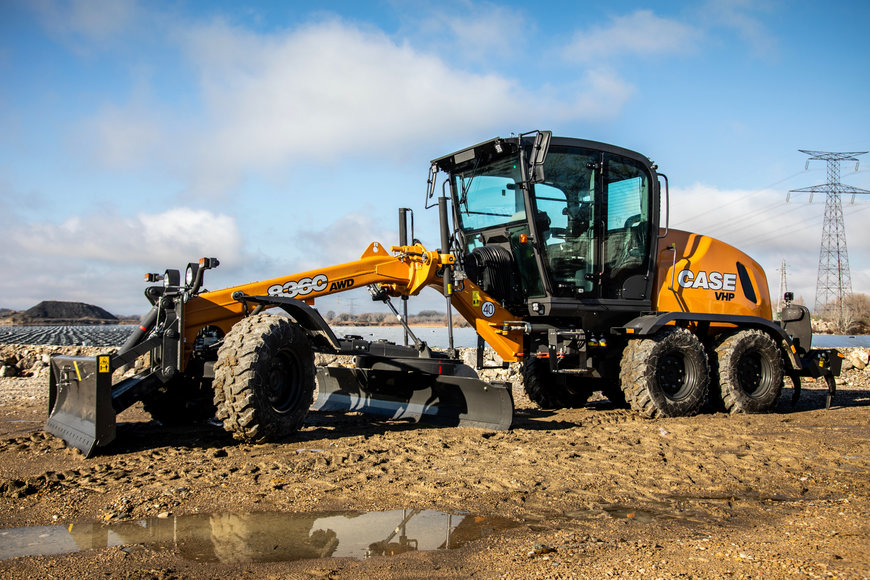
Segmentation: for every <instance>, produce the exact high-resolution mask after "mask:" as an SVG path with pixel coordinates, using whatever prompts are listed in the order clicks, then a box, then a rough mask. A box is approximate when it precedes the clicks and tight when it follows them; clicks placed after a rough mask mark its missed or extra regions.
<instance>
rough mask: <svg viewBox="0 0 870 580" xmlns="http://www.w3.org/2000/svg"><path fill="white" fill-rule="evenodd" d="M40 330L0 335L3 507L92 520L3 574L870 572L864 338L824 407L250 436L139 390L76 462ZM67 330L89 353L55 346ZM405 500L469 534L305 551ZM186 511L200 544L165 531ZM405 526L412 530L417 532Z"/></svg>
mask: <svg viewBox="0 0 870 580" xmlns="http://www.w3.org/2000/svg"><path fill="white" fill-rule="evenodd" d="M44 348H45V347H33V346H20V345H19V346H6V347H0V358H2V359H3V360H5V361H6V362H7V363H8V362H9V361H13V365H12V366H14V367H15V368H16V369H18V370H19V371H20V372H21V373H22V374H29V375H31V376H24V377H21V376H19V377H11V378H2V379H0V522H2V527H3V528H7V529H8V528H17V527H22V526H56V527H54V528H40V530H38V533H40V534H45V536H44V538H43V539H42V540H40V542H41V544H40V545H50V542H49V541H48V540H47V539H45V538H50V537H52V536H51V534H53V533H55V532H56V531H58V530H60V532H64V533H66V531H67V530H68V531H69V534H70V535H74V532H75V533H76V534H82V533H83V532H82V530H86V531H87V532H88V533H87V534H86V535H85V536H80V535H76V536H75V537H76V538H79V540H78V542H80V543H78V544H77V547H78V548H80V549H81V550H82V551H79V552H76V553H71V554H57V555H43V556H24V557H18V558H14V559H8V560H4V561H0V574H2V576H3V577H5V578H46V577H58V578H96V577H101V578H102V577H107V576H109V577H129V578H225V577H238V576H243V575H248V576H251V577H264V578H358V577H383V578H456V577H474V578H573V577H576V578H602V577H605V578H606V577H625V578H628V577H631V578H637V577H644V578H680V577H692V578H723V577H724V578H803V577H806V578H868V577H870V561H868V558H867V554H868V551H870V526H868V525H867V522H868V517H870V371H868V370H866V369H859V368H857V367H856V366H853V364H856V365H857V366H861V365H862V364H863V363H862V362H861V357H862V356H863V354H866V349H865V350H863V351H860V352H859V353H858V354H857V355H856V357H855V359H854V363H852V362H850V363H848V364H847V365H846V366H847V367H849V368H848V369H847V370H846V371H845V372H844V375H843V376H842V377H840V379H839V380H838V395H837V398H836V399H835V401H834V406H833V407H832V408H831V409H830V410H825V409H824V398H825V392H826V390H825V387H824V385H823V384H822V383H821V382H819V383H817V382H815V381H811V380H805V381H804V383H803V389H804V392H803V396H802V398H801V400H800V402H799V403H798V405H797V406H796V407H792V406H791V404H790V397H791V389H790V388H786V389H785V390H784V392H783V398H782V400H781V403H780V405H779V408H778V409H777V412H775V413H771V414H767V415H733V416H732V415H726V414H723V413H713V412H708V413H704V414H702V415H699V416H697V417H687V418H668V419H657V420H643V419H640V418H638V417H637V416H635V415H633V414H632V413H631V412H630V411H627V410H623V409H614V408H612V407H611V406H610V405H609V403H607V402H606V401H605V400H603V399H601V398H600V397H599V398H597V399H595V400H593V401H591V402H590V404H589V405H587V406H586V407H585V408H583V409H566V410H560V411H554V412H550V411H541V410H539V409H536V408H535V407H534V406H533V405H532V404H531V403H530V402H529V401H528V399H526V397H525V396H524V395H523V393H522V391H521V389H517V388H515V389H514V396H515V403H516V407H517V411H516V419H515V422H514V427H513V428H512V429H511V430H510V431H507V432H492V431H481V430H477V429H467V428H417V427H416V426H414V425H411V424H408V423H404V422H383V421H375V420H371V419H369V418H366V417H360V416H357V415H354V414H349V415H342V416H325V415H322V414H311V415H310V416H309V419H308V420H307V422H306V425H305V426H304V428H303V429H302V430H301V431H300V432H299V433H297V434H296V435H294V436H293V437H291V438H288V439H287V440H286V441H282V442H278V443H272V444H265V445H246V444H238V443H236V442H234V441H233V440H232V439H231V438H229V437H228V436H227V435H225V434H224V433H223V432H222V431H221V430H219V429H218V428H215V427H212V426H209V425H200V426H197V427H193V428H183V429H182V428H172V429H170V428H165V427H162V426H160V425H159V424H157V423H155V422H151V421H150V418H149V417H148V415H147V414H145V413H144V412H143V411H142V409H141V407H140V406H138V405H137V406H134V407H133V408H131V409H129V410H127V411H125V412H124V413H122V414H121V415H120V416H119V428H118V439H117V441H116V442H115V443H114V444H112V445H110V446H109V447H107V448H106V449H105V450H104V452H103V453H101V454H100V455H98V456H96V457H94V458H91V459H84V458H83V457H82V456H81V454H80V453H78V452H76V451H73V450H69V449H67V448H66V447H65V446H64V445H63V442H62V441H60V440H58V439H56V438H55V437H53V436H50V435H47V434H45V433H43V432H42V431H41V430H40V429H41V426H42V423H43V422H44V420H45V415H46V406H47V401H46V398H47V377H46V371H47V369H46V367H45V363H44V361H43V355H44V354H46V351H45V350H44ZM74 349H80V354H87V355H91V354H96V352H98V351H99V350H100V349H89V348H87V347H65V348H63V349H59V348H58V349H53V350H58V351H60V350H64V351H66V352H68V353H74V352H75V350H74ZM851 354H853V353H850V355H851ZM22 360H24V361H31V362H25V363H24V364H21V365H19V363H20V362H21V361H22ZM21 367H24V368H21ZM511 373H512V371H511V370H508V371H499V374H501V375H502V376H504V377H507V378H509V379H510V378H515V377H513V376H512V374H511ZM403 509H407V510H423V512H421V513H424V512H425V513H431V512H441V513H452V514H457V515H456V516H454V517H456V518H457V519H459V518H463V521H466V524H467V525H465V524H462V525H461V526H460V527H461V528H462V529H463V530H467V531H466V534H467V537H466V538H465V541H464V543H462V545H461V547H459V548H457V549H451V550H443V549H442V550H434V551H423V550H422V549H421V550H410V551H406V552H404V553H401V554H398V555H394V556H374V557H370V558H366V559H362V560H356V559H349V558H335V557H318V556H323V555H328V554H330V553H334V552H330V550H331V549H335V548H334V544H335V538H336V537H337V538H342V537H344V536H342V535H341V533H342V531H341V529H340V528H339V526H340V525H344V524H340V523H334V525H333V528H331V529H330V530H329V531H332V532H334V537H333V535H330V534H329V531H327V532H321V531H315V530H314V528H313V527H312V524H311V522H312V521H315V520H317V521H325V520H324V518H327V519H328V518H329V517H332V518H333V519H329V520H328V521H332V522H338V520H336V519H335V518H336V517H337V516H334V515H332V516H331V515H330V514H337V513H347V512H351V513H352V514H355V516H354V517H355V518H356V519H355V520H354V519H352V520H349V521H352V522H353V521H356V522H358V527H360V528H364V527H365V525H366V522H367V521H369V519H372V518H377V517H381V518H389V517H393V514H397V513H400V512H396V511H393V510H403ZM289 514H299V515H300V517H301V519H296V520H293V522H296V523H293V524H288V523H286V522H287V521H288V520H287V518H288V517H289ZM372 514H374V515H372ZM385 514H386V515H385ZM395 517H398V516H395ZM148 518H153V519H148ZM263 521H265V522H266V524H263V523H262V522H263ZM144 522H148V523H144ZM155 522H158V523H159V522H165V526H164V528H165V529H170V528H171V530H172V534H174V535H170V536H167V537H163V536H160V534H159V533H158V532H159V529H160V526H159V525H158V524H156V523H155ZM257 522H259V523H257ZM396 522H398V520H396ZM498 522H500V523H498ZM504 522H509V525H502V524H503V523H504ZM497 523H498V525H497ZM346 525H352V524H346ZM391 525H395V523H394V524H391ZM166 526H168V528H166ZM475 526H477V527H475ZM460 527H457V528H456V529H457V530H460ZM194 528H195V529H197V530H200V532H201V537H198V538H199V539H198V540H197V542H198V543H197V542H192V543H184V542H183V541H180V540H179V534H180V533H181V532H180V530H181V531H182V532H183V531H184V530H192V529H194ZM131 530H138V531H137V533H133V532H131ZM141 530H148V534H151V535H150V536H148V537H146V536H143V533H144V532H142V531H141ZM203 530H204V532H203ZM409 530H410V528H409ZM190 533H193V532H190ZM422 533H423V532H419V534H420V535H418V536H416V537H412V536H411V534H410V533H409V534H408V537H409V538H410V539H411V540H414V539H419V540H420V546H421V548H422V547H425V546H424V545H425V541H424V537H423V536H422ZM457 533H458V532H457ZM202 534H204V535H202ZM324 534H326V535H324ZM146 535H147V534H146ZM181 535H183V533H181ZM481 536H482V537H481ZM81 538H86V539H81ZM95 538H96V539H95ZM113 538H114V540H116V541H115V543H116V544H117V545H112V546H109V547H106V544H107V543H112V542H111V541H108V539H113ZM167 538H168V539H167ZM293 538H298V539H299V541H298V542H297V541H296V540H293V541H292V542H291V540H292V539H293ZM475 538H476V539H475ZM375 539H377V538H375V537H374V536H373V537H372V542H374V541H375ZM380 539H382V540H383V539H384V538H383V537H381V538H380ZM330 541H331V542H332V544H330V543H329V542H330ZM341 541H345V540H341ZM7 542H9V540H8V539H7V536H4V535H3V531H2V530H0V549H2V548H3V546H4V543H7ZM288 542H289V543H293V544H294V545H296V544H300V545H304V546H305V547H306V549H308V548H311V550H309V552H310V553H307V555H308V556H309V558H308V559H303V560H295V561H268V558H259V559H260V560H266V561H257V562H250V561H249V559H250V558H249V557H248V554H249V552H250V550H251V546H255V545H261V544H264V543H265V544H268V545H271V544H274V546H273V548H272V549H273V552H274V553H275V554H283V550H284V548H285V545H286V544H287V543H288ZM398 543H399V537H398V536H396V537H394V538H393V544H395V545H398ZM458 543H459V542H458ZM201 544H203V545H206V548H203V546H202V545H201ZM408 545H411V542H410V540H409V542H408ZM312 546H313V548H312ZM194 548H196V549H194ZM196 550H200V551H202V550H205V551H206V552H208V554H210V555H211V556H212V557H211V558H208V559H207V560H209V561H200V560H199V559H197V557H196V555H195V554H196V553H200V552H197V551H196ZM312 550H313V551H312ZM395 551H401V550H395ZM311 556H313V557H311ZM255 559H256V558H255ZM276 559H277V558H276Z"/></svg>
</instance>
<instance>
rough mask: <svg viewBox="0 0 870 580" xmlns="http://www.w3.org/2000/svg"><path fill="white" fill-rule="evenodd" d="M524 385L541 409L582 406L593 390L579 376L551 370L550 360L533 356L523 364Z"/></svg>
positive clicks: (529, 395)
mask: <svg viewBox="0 0 870 580" xmlns="http://www.w3.org/2000/svg"><path fill="white" fill-rule="evenodd" d="M523 387H524V389H525V391H526V395H527V396H528V397H529V399H530V400H531V401H532V402H533V403H535V404H536V405H537V406H538V407H540V408H541V409H566V408H580V407H582V406H584V405H585V404H586V401H588V400H589V395H590V394H592V391H591V390H590V389H588V388H584V385H583V384H582V379H580V378H579V377H567V376H564V375H559V374H556V373H554V372H552V371H550V361H549V360H546V359H538V358H531V359H529V360H527V361H526V362H525V364H523Z"/></svg>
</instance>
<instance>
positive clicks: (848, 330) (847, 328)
mask: <svg viewBox="0 0 870 580" xmlns="http://www.w3.org/2000/svg"><path fill="white" fill-rule="evenodd" d="M816 317H817V318H819V319H821V320H824V321H826V322H828V323H829V324H830V325H832V326H833V328H834V331H835V332H842V333H845V334H870V296H868V295H867V294H852V295H851V296H849V297H848V298H846V299H845V300H844V301H843V306H842V308H840V307H839V304H836V303H832V304H827V305H825V307H824V308H822V311H821V312H820V313H818V312H817V313H816Z"/></svg>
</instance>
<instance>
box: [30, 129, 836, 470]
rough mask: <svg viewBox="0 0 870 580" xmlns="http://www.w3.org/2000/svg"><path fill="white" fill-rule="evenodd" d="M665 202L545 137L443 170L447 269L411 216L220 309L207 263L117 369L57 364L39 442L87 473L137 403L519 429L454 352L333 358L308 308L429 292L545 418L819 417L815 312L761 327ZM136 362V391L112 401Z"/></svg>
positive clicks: (167, 289) (457, 158) (742, 265)
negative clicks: (321, 357) (341, 260)
mask: <svg viewBox="0 0 870 580" xmlns="http://www.w3.org/2000/svg"><path fill="white" fill-rule="evenodd" d="M441 174H444V175H445V178H444V179H443V180H442V181H441V182H440V184H441V185H440V187H441V194H440V195H437V196H436V193H437V192H438V177H439V176H440V175H441ZM667 192H668V189H667V178H666V177H665V176H664V175H662V174H659V173H657V172H656V167H655V165H653V164H652V162H651V161H650V160H649V159H647V158H646V157H644V156H642V155H640V154H638V153H635V152H633V151H629V150H627V149H622V148H620V147H615V146H612V145H607V144H604V143H597V142H592V141H585V140H580V139H569V138H560V137H552V136H551V134H550V132H548V131H536V132H533V133H527V134H523V135H519V136H516V137H511V138H495V139H491V140H489V141H485V142H483V143H480V144H478V145H475V146H473V147H469V148H467V149H463V150H461V151H458V152H456V153H452V154H450V155H446V156H444V157H440V158H438V159H435V160H434V161H433V162H432V165H431V168H430V171H429V179H428V187H427V194H426V195H427V197H426V202H427V203H426V206H427V209H429V208H430V207H435V206H436V205H437V207H438V210H439V218H440V231H441V240H440V242H441V243H440V248H439V249H437V250H435V251H432V250H427V249H426V248H424V247H423V246H422V245H421V244H420V243H419V242H417V241H416V240H415V239H413V226H412V227H411V240H410V242H409V240H408V227H407V223H408V211H409V210H405V209H403V210H400V224H399V238H400V239H399V244H398V245H397V246H393V247H390V248H388V247H386V246H384V245H382V244H380V243H378V242H373V243H372V244H370V245H369V247H368V248H367V249H366V250H365V251H364V252H363V254H362V256H361V257H360V259H359V260H357V261H355V262H351V263H347V264H341V265H337V266H329V267H324V268H319V269H316V270H312V271H309V272H302V273H298V274H292V275H288V276H279V277H277V278H273V279H270V280H266V281H262V282H254V283H250V284H245V285H241V286H236V287H232V288H227V289H224V290H218V291H213V292H206V291H202V290H201V288H202V282H203V275H204V273H205V271H206V270H208V269H210V268H213V267H215V266H217V265H218V261H217V260H216V259H213V258H203V259H202V260H200V261H199V263H191V264H189V265H188V267H187V270H186V273H185V276H184V279H183V280H182V279H181V274H180V272H179V271H177V270H167V271H166V272H164V273H163V274H162V275H157V274H151V275H149V276H148V279H149V280H150V281H152V282H155V281H162V284H160V285H154V286H151V287H149V288H147V289H146V291H145V295H146V297H147V298H148V300H149V301H150V302H151V304H152V308H151V311H150V312H149V313H148V314H146V315H145V316H143V318H142V321H141V323H140V326H139V328H138V329H137V330H136V332H135V333H134V334H133V335H132V336H131V337H130V339H129V340H128V341H127V342H126V343H125V344H124V346H123V347H121V348H120V349H119V350H118V351H117V352H116V353H114V354H106V355H101V356H97V357H91V358H88V357H69V356H54V357H52V361H51V379H50V385H49V386H50V397H49V418H48V421H47V423H46V429H47V430H48V431H50V432H52V433H54V434H56V435H58V436H59V437H62V438H63V439H64V440H65V441H66V442H67V443H68V444H70V445H73V446H75V447H78V448H79V449H82V450H83V451H84V452H85V454H87V455H90V454H91V453H93V451H94V449H95V448H96V447H99V446H103V445H106V444H108V443H109V442H110V441H112V440H113V439H114V438H115V427H116V424H115V416H116V414H117V413H119V412H121V411H122V410H124V409H126V408H127V407H129V406H130V405H132V404H133V403H135V402H136V401H140V400H141V401H143V404H144V406H145V409H146V410H148V411H149V412H150V413H151V414H152V416H153V417H154V418H155V419H157V420H159V421H161V422H163V423H164V424H167V423H179V422H185V421H191V420H195V419H206V418H210V417H212V416H215V417H216V418H217V419H218V420H220V421H221V422H222V423H223V426H224V428H225V429H226V430H228V431H230V432H232V433H233V435H234V436H235V437H236V438H237V439H240V440H244V441H254V442H258V441H265V440H274V439H276V438H281V437H285V436H287V435H289V434H291V433H293V432H294V431H295V430H297V429H298V428H299V427H300V425H301V424H302V421H303V420H304V418H305V416H306V414H307V413H308V411H309V408H310V407H311V408H313V409H315V410H331V411H336V410H350V411H361V412H368V413H374V414H378V415H381V416H386V417H392V418H412V419H415V420H418V421H422V422H431V423H437V424H442V425H467V426H476V427H482V428H487V429H507V428H509V427H510V426H511V422H512V417H513V400H512V397H511V390H510V388H511V386H510V385H509V384H505V383H487V382H484V381H481V380H480V379H478V377H477V373H476V372H475V370H474V369H472V368H471V367H470V366H468V365H465V364H463V363H462V362H461V360H458V359H457V358H456V355H455V351H454V349H453V348H452V347H453V342H452V334H451V340H450V349H448V351H447V352H437V351H433V350H432V349H430V348H429V347H428V346H427V345H426V344H425V343H422V342H420V341H418V340H417V339H416V338H414V337H413V333H412V334H411V337H412V338H414V346H401V345H396V344H392V343H388V342H385V341H374V342H370V341H364V340H362V339H360V338H354V337H345V338H339V337H338V336H337V335H336V334H335V333H334V332H333V330H332V329H331V328H330V327H329V325H328V324H327V323H326V322H325V321H324V319H323V318H322V317H321V315H320V314H319V313H318V311H317V310H316V309H315V308H314V307H313V304H314V301H315V300H316V299H317V298H318V297H321V296H325V295H327V294H332V293H336V292H342V291H345V290H349V289H351V288H360V287H363V286H368V287H369V289H370V290H371V293H372V296H373V298H374V299H376V300H383V301H385V302H386V303H387V304H388V305H389V306H390V308H391V309H392V310H393V312H394V313H396V314H397V316H398V317H399V319H400V320H401V321H402V322H403V323H404V317H403V316H401V315H399V314H398V311H397V310H396V309H395V308H394V307H393V306H392V303H391V302H390V298H391V297H402V298H405V297H408V296H414V295H416V294H418V293H419V292H420V291H421V290H422V289H423V288H425V287H427V286H432V287H434V288H436V289H437V290H439V291H440V292H441V293H442V294H443V295H444V296H445V298H446V301H447V304H448V306H449V307H448V319H449V318H450V312H451V308H452V309H455V310H456V311H457V312H458V313H459V314H460V315H461V316H462V317H463V318H465V319H466V320H467V321H468V322H469V323H470V324H471V325H472V326H473V327H474V329H475V330H476V331H477V334H478V337H479V339H478V357H477V361H478V364H477V366H478V368H480V367H481V366H482V360H483V357H482V350H483V346H484V342H485V343H488V344H489V345H490V346H491V347H492V348H493V349H494V350H495V352H496V353H498V355H500V356H501V358H502V360H503V361H505V363H508V362H517V361H518V362H521V363H522V369H523V371H522V375H523V381H524V387H525V391H526V393H527V394H528V395H529V397H530V398H531V399H532V400H533V401H534V402H535V403H537V404H538V405H540V406H541V407H543V408H558V407H571V406H582V405H583V404H584V403H585V402H586V401H587V399H588V397H589V396H590V394H592V393H593V392H595V391H602V392H603V393H604V394H605V395H606V396H607V397H608V398H610V399H611V400H612V401H613V402H614V403H615V404H618V405H629V406H631V407H632V408H633V409H634V410H635V411H637V412H638V413H640V414H641V415H643V416H645V417H656V416H681V415H692V414H695V413H697V412H698V411H699V410H700V409H701V407H702V406H703V405H705V404H706V403H707V401H708V400H712V402H713V403H714V404H715V405H718V406H719V407H720V408H721V409H723V410H727V411H730V412H766V411H769V410H771V409H772V408H773V407H774V406H775V405H776V403H777V401H778V399H779V397H780V394H781V389H782V383H783V378H784V377H785V376H788V377H790V378H791V379H792V381H793V382H794V385H795V387H796V389H795V392H796V394H797V393H799V388H800V377H802V376H813V377H824V379H825V380H826V381H827V383H828V386H829V401H830V396H831V395H832V394H833V392H834V388H835V381H834V377H835V376H837V375H838V374H839V371H840V362H841V357H840V356H839V353H837V351H836V350H832V349H828V350H823V349H822V350H818V349H812V348H811V343H810V341H811V338H812V328H811V324H810V317H809V311H808V310H807V309H806V308H805V307H803V306H799V305H795V304H792V303H791V302H790V301H788V300H787V301H786V304H787V305H786V307H785V308H784V309H783V311H782V316H781V322H780V321H777V322H775V321H773V318H772V313H771V301H770V296H769V292H768V285H767V279H766V277H765V274H764V271H763V270H762V268H761V267H760V266H759V265H758V264H757V263H756V262H755V261H754V260H752V259H751V258H750V257H749V256H747V255H746V254H744V253H742V252H740V251H739V250H737V249H735V248H733V247H731V246H729V245H727V244H725V243H723V242H721V241H718V240H715V239H713V238H710V237H708V236H704V235H702V234H695V233H689V232H684V231H678V230H673V229H669V228H668V224H667V204H668V193H667ZM436 197H437V199H436ZM662 216H664V217H662ZM411 223H412V224H413V220H412V221H411ZM451 224H452V226H451ZM270 308H280V309H282V310H283V311H284V314H285V315H283V316H282V315H275V314H271V313H267V312H265V310H267V309H270ZM450 326H451V325H450V324H448V329H449V328H450ZM406 328H407V326H406ZM315 352H323V353H333V354H344V355H352V356H353V365H352V366H349V367H341V366H325V367H319V368H317V367H315V362H314V361H315V358H314V353H315ZM144 355H150V359H149V363H148V365H147V368H146V369H145V370H144V371H142V372H140V373H139V374H136V375H134V376H132V377H128V378H124V379H121V380H117V381H116V382H115V383H114V384H113V379H112V375H113V373H114V371H116V370H118V369H120V368H122V367H124V366H126V365H130V364H132V363H134V362H135V361H136V359H137V358H139V357H142V356H144ZM315 389H316V391H317V394H318V395H317V399H316V401H314V405H313V407H312V401H313V400H314V392H315Z"/></svg>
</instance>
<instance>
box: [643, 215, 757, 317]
mask: <svg viewBox="0 0 870 580" xmlns="http://www.w3.org/2000/svg"><path fill="white" fill-rule="evenodd" d="M663 233H664V231H662V232H660V235H661V234H663ZM657 262H658V267H657V269H656V280H655V286H654V289H653V306H654V308H655V309H656V310H658V311H659V312H698V313H701V312H703V313H711V314H730V315H735V316H758V317H761V318H764V319H767V320H771V319H772V314H771V312H772V311H771V302H770V291H769V289H768V286H767V276H765V274H764V270H763V269H762V268H761V266H760V265H759V264H758V262H756V261H755V260H753V259H752V258H750V257H749V256H747V255H746V254H745V253H743V252H741V251H740V250H738V249H737V248H735V247H734V246H731V245H729V244H726V243H725V242H722V241H720V240H717V239H715V238H711V237H710V236H704V235H701V234H694V233H691V232H684V231H681V230H673V229H672V230H670V231H668V233H667V235H666V236H665V237H664V239H660V240H659V243H658V256H657Z"/></svg>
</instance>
